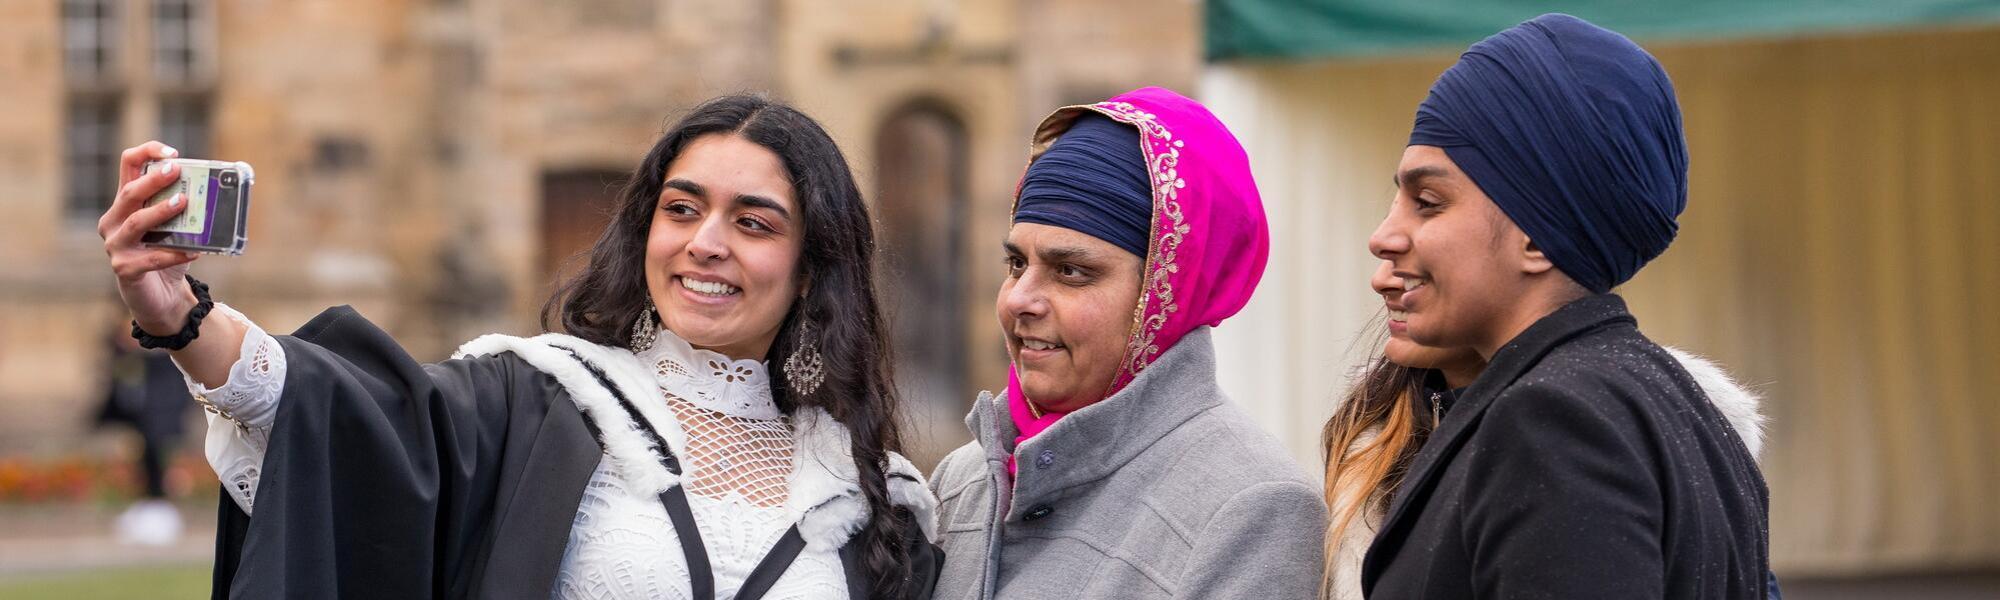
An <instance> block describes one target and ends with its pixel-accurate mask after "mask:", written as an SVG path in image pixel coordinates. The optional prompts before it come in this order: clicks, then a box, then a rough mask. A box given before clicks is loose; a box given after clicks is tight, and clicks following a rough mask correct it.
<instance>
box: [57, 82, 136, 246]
mask: <svg viewBox="0 0 2000 600" xmlns="http://www.w3.org/2000/svg"><path fill="white" fill-rule="evenodd" d="M121 108H122V104H121V98H120V97H119V96H118V95H116V94H73V95H71V96H70V98H69V102H68V104H67V105H66V106H65V107H64V111H63V149H64V151H63V162H64V167H65V170H66V172H67V175H68V181H66V182H65V184H66V185H64V188H63V189H64V190H65V192H64V193H65V199H64V206H67V207H68V209H69V213H70V215H71V216H73V217H77V218H78V219H80V220H84V221H94V220H96V218H97V216H98V215H100V214H103V213H104V209H106V208H109V207H110V203H111V196H112V195H113V194H114V193H115V192H116V191H117V187H118V151H119V150H120V148H119V147H118V128H119V124H120V122H121V121H122V120H123V119H122V117H123V116H124V115H123V113H124V111H123V110H121Z"/></svg>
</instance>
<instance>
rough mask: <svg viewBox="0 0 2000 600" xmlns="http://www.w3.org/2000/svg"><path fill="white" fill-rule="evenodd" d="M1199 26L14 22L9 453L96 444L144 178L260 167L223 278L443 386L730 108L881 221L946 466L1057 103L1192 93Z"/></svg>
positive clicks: (279, 12) (216, 273)
mask: <svg viewBox="0 0 2000 600" xmlns="http://www.w3.org/2000/svg"><path fill="white" fill-rule="evenodd" d="M1199 15H1200V6H1199V4H1198V3H1196V2H1194V1H1192V0H1101V1H1095V2H1063V1H1055V0H1021V1H1007V0H964V1H952V0H885V1H871V2H840V1H832V0H819V1H807V0H744V1H733V2H721V1H694V0H574V1H571V2H564V3H546V2H533V1H529V0H367V1H363V2H354V1H336V0H287V1H279V0H46V1H36V2H7V3H0V76H4V79H5V80H6V81H7V82H8V83H7V84H5V85H0V181H4V182H6V183H7V184H8V185H7V186H6V191H5V192H4V193H0V217H4V218H0V222H4V223H7V224H9V225H11V226H12V229H11V231H10V232H9V233H8V234H7V235H0V453H19V452H62V451H65V450H66V449H68V448H71V447H72V446H74V445H75V444H76V442H75V441H74V440H75V439H78V438H77V437H76V436H77V435H78V434H79V432H81V431H82V430H83V429H84V428H85V427H86V426H87V415H88V414H89V413H90V411H91V410H92V408H93V407H94V404H95V403H96V401H97V397H98V396H97V395H98V394H99V393H100V390H101V383H100V380H101V379H102V375H101V370H102V367H101V361H102V357H103V355H104V353H105V350H104V347H105V346H106V342H105V336H106V335H109V334H110V332H112V331H113V330H114V329H115V328H118V327H119V326H120V323H121V322H122V319H123V317H122V315H121V314H120V311H119V309H118V307H117V305H116V303H115V301H114V299H113V294H114V292H113V291H112V286H111V283H110V275H109V273H108V271H107V269H105V267H104V261H103V254H102V248H101V242H100V241H99V240H98V239H97V236H96V235H95V231H94V228H93V226H94V223H95V219H96V217H97V214H98V213H99V212H101V210H102V204H103V203H104V202H108V200H109V198H110V196H111V193H112V188H113V187H114V185H115V179H114V178H115V173H114V172H113V171H112V170H111V169H110V167H111V166H112V165H113V164H114V163H115V160H116V153H117V151H118V149H121V148H124V147H126V146H130V145H133V144H136V143H138V142H141V141H144V140H146V139H152V138H161V139H164V140H165V141H167V142H168V143H170V144H174V145H176V146H177V147H179V148H181V149H182V150H184V151H186V152H187V153H188V154H189V155H197V154H199V155H205V157H212V158H219V159H228V160H245V161H249V162H251V163H252V164H254V165H255V166H256V167H257V171H258V181H257V187H256V191H255V195H254V196H255V199H254V201H253V206H254V207H253V209H252V220H251V223H250V245H249V249H248V253H247V254H246V255H245V256H242V257H237V258H221V257H208V258H204V259H203V260H201V261H200V262H198V263H197V264H196V266H195V271H196V272H197V273H198V274H199V275H200V276H201V277H203V278H204V279H205V280H207V281H209V282H210V283H211V284H212V285H213V286H214V288H215V290H216V295H217V296H218V298H219V299H220V300H222V301H225V302H229V303H230V304H232V305H234V306H237V307H239V308H241V309H243V310H244V311H245V312H246V313H248V314H250V315H252V316H253V317H255V318H256V319H257V320H258V321H259V322H260V323H261V324H263V325H264V326H266V327H267V328H269V329H271V330H273V331H288V330H289V329H290V328H292V327H295V326H297V325H299V324H301V323H303V322H304V321H305V320H306V319H308V318H310V317H311V316H312V315H313V314H315V313H316V312H318V311H319V310H320V309H321V308H324V307H326V306H329V305H334V304H353V305H356V306H357V307H358V308H360V309H361V310H362V311H363V312H364V313H365V314H367V315H368V316H369V317H370V318H371V319H374V320H375V321H376V322H377V323H379V324H381V325H383V326H384V327H386V328H388V329H389V330H390V331H391V333H393V334H395V335H396V336H397V339H399V340H401V341H402V342H404V344H405V345H406V346H407V347H408V348H409V349H410V350H411V351H412V352H413V353H414V354H415V355H416V356H417V357H418V358H420V359H426V360H432V359H439V358H443V357H444V356H446V355H448V354H449V352H450V350H451V349H452V348H454V347H455V346H456V345H457V344H458V343H460V342H462V341H464V340H467V339H470V338H471V337H472V336H474V335H477V334H479V333H485V332H493V331H500V332H509V333H532V332H535V331H537V330H538V329H539V327H538V325H537V323H536V315H537V313H538V311H539V309H540V306H541V303H542V301H543V300H544V299H545V297H546V295H547V294H548V292H549V291H550V283H551V282H552V281H553V280H554V277H555V273H556V272H557V271H559V270H560V269H561V268H562V267H563V265H564V264H565V263H564V261H565V259H566V258H567V257H569V256H571V255H572V254H573V253H574V252H576V251H578V250H580V249H582V248H583V247H586V246H587V245H588V244H589V243H590V242H591V241H592V240H593V239H594V236H595V230H596V228H597V227H599V226H600V224H601V223H602V219H603V216H602V211H603V210H605V208H606V207H608V203H609V202H610V198H611V196H612V195H613V194H614V192H615V190H616V187H617V184H618V183H619V182H620V181H621V180H622V179H623V178H624V177H625V175H626V174H627V172H629V170H630V169H631V168H632V167H633V166H635V165H636V164H637V163H638V161H639V159H640V157H641V156H642V155H643V154H644V152H645V150H646V149H647V148H648V147H649V146H650V144H651V142H652V141H653V139H654V138H655V137H656V136H657V135H658V134H659V133H660V131H661V130H662V129H663V128H664V127H665V126H666V125H667V124H669V123H671V121H672V120H673V119H674V118H676V117H677V116H678V115H679V114H681V113H682V112H684V111H685V110H686V109H687V108H689V107H691V106H693V105H694V104H696V103H698V102H700V101H701V100H702V99H705V98H708V97H711V96H714V95H716V94H720V93H728V92H737V91H750V92H762V93H767V94H770V95H773V96H775V97H778V98H782V99H784V100H787V101H789V102H792V103H793V104H795V105H797V106H799V107H800V108H802V109H803V110H805V111H806V112H807V113H808V114H811V115H813V116H814V117H816V118H818V119H820V120H821V121H822V122H823V123H825V125H826V126H827V128H828V129H829V130H830V131H831V132H832V133H833V135H834V137H835V138H836V139H837V140H838V141H839V142H840V143H841V144H842V147H843V149H844V150H845V151H846V152H847V153H848V159H849V162H850V163H851V164H852V165H853V166H854V168H855V170H856V173H857V175H858V176H859V177H860V179H861V182H862V185H863V189H864V191H866V192H867V193H869V194H870V197H871V198H870V199H871V202H873V203H874V204H875V206H876V218H877V220H878V221H879V222H880V223H881V228H880V232H881V239H882V241H883V244H884V249H885V252H884V261H885V264H884V266H885V267H886V268H885V269H883V275H882V283H883V285H884V290H885V296H887V297H888V301H889V302H890V303H891V305H892V307H893V314H892V322H893V323H895V324H896V326H897V338H898V345H899V347H900V348H903V349H904V351H903V352H902V353H901V354H902V356H903V358H902V360H901V365H900V371H901V375H902V381H903V385H904V388H905V392H906V396H907V397H906V398H905V403H906V404H907V405H908V406H910V407H911V408H912V409H913V411H912V414H913V415H914V417H913V419H914V420H915V421H916V423H913V424H914V425H917V430H916V432H915V435H913V436H912V437H913V445H915V446H917V447H916V448H913V449H914V450H916V451H917V454H918V455H919V456H922V455H925V454H930V453H931V452H934V451H935V449H939V448H948V447H949V446H951V445H953V444H955V443H957V442H958V441H960V440H962V439H964V435H965V434H964V433H963V431H962V428H959V427H957V426H955V425H953V424H955V423H956V422H957V421H958V417H959V416H960V412H961V411H962V410H963V407H964V406H965V405H966V403H967V401H968V400H969V398H970V394H971V392H972V391H973V390H976V389H980V388H992V387H997V386H998V384H999V382H1000V381H1001V378H1002V377H1004V365H1005V363H1004V359H1003V357H1002V355H1001V351H1000V342H999V339H998V335H997V333H996V332H995V328H994V325H993V323H994V317H993V311H992V307H993V304H992V302H993V293H994V289H995V286H997V284H998V282H999V279H1000V277H1001V268H1000V261H999V259H998V252H997V250H996V247H997V244H998V240H999V239H1000V237H1001V236H1002V235H1003V234H1004V232H1005V230H1006V226H1007V213H1008V202H1009V199H1010V198H1011V194H1012V190H1013V187H1014V184H1015V180H1016V178H1017V177H1018V176H1019V174H1020V171H1021V168H1022V166H1023V165H1024V163H1025V158H1026V156H1025V151H1026V141H1027V136H1028V133H1029V132H1030V130H1031V129H1032V127H1033V126H1034V124H1035V123H1036V122H1037V121H1038V120H1040V118H1041V117H1042V116H1043V115H1045V114H1046V113H1047V112H1049V111H1050V110H1052V109H1054V108H1055V107H1057V106H1060V105H1063V104H1069V103H1075V102H1084V101H1090V100H1095V99H1098V98H1102V97H1104V96H1107V95H1110V94H1113V93H1117V92H1120V91H1123V90H1126V89H1130V88H1133V87H1138V86H1141V85H1164V86H1167V87H1172V88H1175V89H1179V90H1181V91H1183V92H1186V93H1190V94H1192V93H1193V92H1194V90H1192V89H1191V88H1192V86H1193V85H1194V83H1195V81H1196V80H1197V78H1198V74H1199V71H1200V67H1201V63H1200V22H1199V19H1200V16H1199Z"/></svg>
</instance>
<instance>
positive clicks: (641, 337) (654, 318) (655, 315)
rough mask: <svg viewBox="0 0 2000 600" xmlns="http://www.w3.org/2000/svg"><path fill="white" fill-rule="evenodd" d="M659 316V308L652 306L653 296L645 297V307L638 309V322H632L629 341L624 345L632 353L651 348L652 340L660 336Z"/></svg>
mask: <svg viewBox="0 0 2000 600" xmlns="http://www.w3.org/2000/svg"><path fill="white" fill-rule="evenodd" d="M659 317H660V309H658V308H656V307H654V306H653V298H652V297H651V296H648V297H646V308H645V310H641V311H639V320H638V322H636V323H633V324H632V339H631V343H630V344H628V345H627V346H626V347H628V348H631V349H632V353H633V354H639V353H641V352H645V351H647V350H652V349H653V340H654V339H655V338H658V337H660V327H659V321H660V319H659Z"/></svg>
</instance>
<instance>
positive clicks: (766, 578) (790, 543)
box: [736, 525, 806, 600]
mask: <svg viewBox="0 0 2000 600" xmlns="http://www.w3.org/2000/svg"><path fill="white" fill-rule="evenodd" d="M805 549H806V538H805V537H804V536H801V535H799V526H797V525H793V526H792V528H791V529H787V530H785V537H782V538H778V544H777V545H776V546H772V547H771V553H770V554H765V555H764V560H761V561H758V562H757V568H755V569H752V570H751V571H750V577H748V578H746V579H744V580H743V589H741V590H738V591H737V592H736V597H737V599H738V600H752V599H755V598H762V597H764V593H765V592H769V591H771V586H773V585H777V584H778V577H779V576H781V575H784V574H785V570H786V569H789V568H791V567H792V561H794V560H797V559H798V558H799V553H800V552H804V551H805Z"/></svg>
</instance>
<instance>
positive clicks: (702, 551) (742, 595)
mask: <svg viewBox="0 0 2000 600" xmlns="http://www.w3.org/2000/svg"><path fill="white" fill-rule="evenodd" d="M557 347H558V348H560V347H561V346H557ZM563 349H564V350H568V351H569V355H570V357H571V358H574V359H576V362H577V364H580V365H583V368H584V370H587V371H590V375H591V376H592V377H596V378H597V383H598V384H599V385H603V386H604V389H605V390H606V391H609V392H611V397H613V398H616V399H618V405H619V406H621V407H624V409H625V412H626V413H627V414H628V415H629V416H630V417H631V418H632V422H633V423H635V424H637V425H638V426H639V429H640V431H643V432H645V433H646V436H647V437H649V438H651V439H652V441H653V445H654V446H655V447H657V448H659V449H660V462H661V464H664V465H666V467H667V472H669V473H673V474H675V475H680V474H681V461H680V458H678V457H676V456H674V450H673V448H670V447H668V446H667V440H666V438H663V437H661V436H660V432H659V431H656V430H654V429H653V424H652V423H650V422H648V421H646V419H644V418H642V417H640V416H639V411H638V408H637V407H635V406H633V405H632V401H631V400H630V399H627V398H626V397H625V393H624V392H623V391H620V390H619V389H618V386H616V385H612V383H611V378H610V377H609V376H606V375H605V374H604V371H603V370H602V369H599V368H597V365H593V364H590V361H587V360H584V359H583V356H582V355H579V354H577V352H576V351H575V350H571V349H568V348H563ZM585 421H588V419H585ZM593 426H594V425H593ZM660 504H661V505H662V506H665V507H666V509H667V519H668V520H670V521H672V522H673V524H674V537H676V538H679V539H680V542H681V556H682V557H683V558H684V559H686V560H687V568H688V591H690V592H692V594H693V596H694V598H695V599H696V600H714V599H715V569H714V567H713V566H712V565H710V564H709V562H708V548H707V546H704V545H703V544H702V542H701V530H700V529H699V528H697V527H696V526H695V522H694V510H693V509H692V508H690V507H689V506H688V499H687V485H685V484H681V485H675V486H673V487H670V488H667V489H666V491H662V492H660ZM805 548H806V540H805V537H803V536H801V535H799V526H798V525H792V527H791V528H790V529H787V530H785V535H784V537H782V538H779V539H778V544H777V545H776V546H773V547H772V548H771V551H770V552H769V553H766V554H765V555H764V559H763V560H761V561H758V562H757V567H756V568H755V569H752V570H751V571H750V576H749V577H748V578H747V579H745V580H744V581H743V588H742V589H740V590H738V591H737V592H736V600H758V599H759V598H763V597H764V594H765V593H766V592H769V591H771V586H773V585H777V583H778V577H780V576H782V575H784V574H785V570H787V569H790V568H791V566H792V561H795V560H797V559H798V557H799V553H800V552H803V551H804V550H805Z"/></svg>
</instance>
